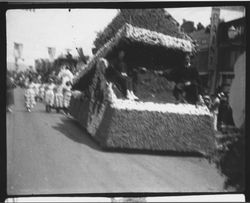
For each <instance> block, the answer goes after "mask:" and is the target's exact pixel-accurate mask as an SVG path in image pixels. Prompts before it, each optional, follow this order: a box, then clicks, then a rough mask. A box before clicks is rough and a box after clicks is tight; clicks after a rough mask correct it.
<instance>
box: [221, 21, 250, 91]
mask: <svg viewBox="0 0 250 203" xmlns="http://www.w3.org/2000/svg"><path fill="white" fill-rule="evenodd" d="M245 51H246V19H245V18H240V19H236V20H233V21H230V22H226V23H225V22H223V23H220V24H219V27H218V63H217V75H216V88H219V87H221V88H222V89H223V90H224V91H226V92H228V91H229V89H230V86H231V83H232V80H233V78H234V65H235V63H236V61H237V59H238V58H239V57H240V56H241V55H242V54H243V53H244V52H245Z"/></svg>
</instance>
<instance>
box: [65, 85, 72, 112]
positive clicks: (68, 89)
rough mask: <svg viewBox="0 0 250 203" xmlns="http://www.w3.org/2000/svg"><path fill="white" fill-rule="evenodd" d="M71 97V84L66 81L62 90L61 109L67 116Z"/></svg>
mask: <svg viewBox="0 0 250 203" xmlns="http://www.w3.org/2000/svg"><path fill="white" fill-rule="evenodd" d="M71 95H72V93H71V83H70V82H69V81H67V82H66V84H65V86H64V88H63V107H64V112H65V114H68V108H69V104H70V99H71Z"/></svg>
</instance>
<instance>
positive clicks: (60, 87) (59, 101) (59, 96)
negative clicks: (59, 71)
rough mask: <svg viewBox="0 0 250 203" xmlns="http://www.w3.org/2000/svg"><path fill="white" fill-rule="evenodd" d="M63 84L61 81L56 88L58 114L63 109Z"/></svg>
mask: <svg viewBox="0 0 250 203" xmlns="http://www.w3.org/2000/svg"><path fill="white" fill-rule="evenodd" d="M63 88H64V86H63V84H62V81H61V80H59V81H58V84H57V86H56V88H55V107H56V111H57V113H59V111H60V109H62V108H63Z"/></svg>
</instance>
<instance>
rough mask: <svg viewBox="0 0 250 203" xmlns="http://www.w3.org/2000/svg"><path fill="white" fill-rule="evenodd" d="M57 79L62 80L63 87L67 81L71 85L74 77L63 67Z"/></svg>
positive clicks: (67, 68)
mask: <svg viewBox="0 0 250 203" xmlns="http://www.w3.org/2000/svg"><path fill="white" fill-rule="evenodd" d="M58 78H59V79H61V80H62V84H63V85H64V86H65V85H66V82H67V81H69V82H70V83H73V78H74V75H73V74H72V73H71V71H70V70H69V67H68V66H66V67H65V66H63V67H62V69H61V71H60V72H59V74H58Z"/></svg>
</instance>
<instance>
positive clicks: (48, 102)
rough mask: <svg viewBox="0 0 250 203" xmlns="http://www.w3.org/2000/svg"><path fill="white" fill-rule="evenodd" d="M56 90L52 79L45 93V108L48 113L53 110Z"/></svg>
mask: <svg viewBox="0 0 250 203" xmlns="http://www.w3.org/2000/svg"><path fill="white" fill-rule="evenodd" d="M54 88H55V84H54V83H53V80H52V79H49V84H48V86H47V88H46V91H45V108H46V112H51V108H52V107H53V106H54V99H55V98H54V96H55V95H54Z"/></svg>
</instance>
